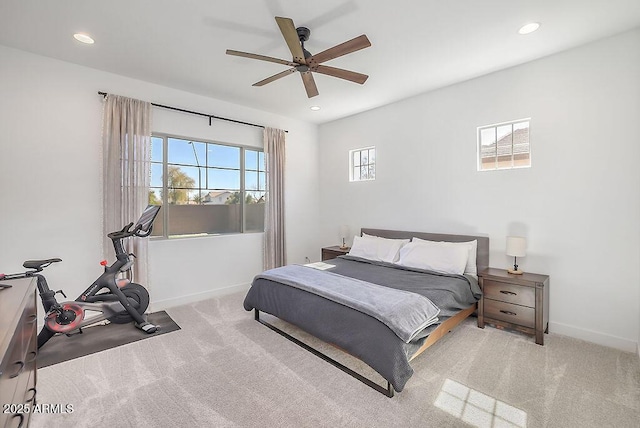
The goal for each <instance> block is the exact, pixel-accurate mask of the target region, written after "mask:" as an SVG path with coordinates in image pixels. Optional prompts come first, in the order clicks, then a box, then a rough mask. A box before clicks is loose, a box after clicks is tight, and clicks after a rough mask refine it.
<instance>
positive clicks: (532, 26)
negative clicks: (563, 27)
mask: <svg viewBox="0 0 640 428" xmlns="http://www.w3.org/2000/svg"><path fill="white" fill-rule="evenodd" d="M538 28H540V23H539V22H530V23H528V24H525V25H523V26H522V27H520V29H519V30H518V33H519V34H531V33H533V32H534V31H536V30H537V29H538Z"/></svg>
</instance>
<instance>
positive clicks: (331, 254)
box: [322, 245, 350, 261]
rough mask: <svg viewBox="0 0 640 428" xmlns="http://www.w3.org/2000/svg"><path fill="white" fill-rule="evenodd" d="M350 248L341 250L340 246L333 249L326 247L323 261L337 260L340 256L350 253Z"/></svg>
mask: <svg viewBox="0 0 640 428" xmlns="http://www.w3.org/2000/svg"><path fill="white" fill-rule="evenodd" d="M349 250H350V248H349V247H347V248H340V246H338V245H334V246H333V247H324V248H323V249H322V261H325V260H330V259H335V258H336V257H338V256H342V255H344V254H347V253H348V252H349Z"/></svg>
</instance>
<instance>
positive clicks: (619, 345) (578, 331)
mask: <svg viewBox="0 0 640 428" xmlns="http://www.w3.org/2000/svg"><path fill="white" fill-rule="evenodd" d="M549 332H551V333H557V334H561V335H563V336H569V337H573V338H576V339H581V340H585V341H587V342H591V343H596V344H598V345H603V346H608V347H609V348H615V349H620V350H621V351H626V352H638V355H639V356H640V344H638V343H637V342H634V341H633V340H629V339H624V338H622V337H617V336H610V335H608V334H603V333H599V332H597V331H593V330H587V329H583V328H578V327H575V326H572V325H567V324H562V323H558V322H549Z"/></svg>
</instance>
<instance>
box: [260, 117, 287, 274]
mask: <svg viewBox="0 0 640 428" xmlns="http://www.w3.org/2000/svg"><path fill="white" fill-rule="evenodd" d="M284 137H285V133H284V131H283V130H281V129H273V128H265V130H264V158H265V166H266V171H267V198H266V203H265V209H264V211H265V219H264V252H263V254H264V257H263V266H264V269H265V270H267V269H272V268H276V267H280V266H284V265H285V264H286V263H287V260H286V248H285V230H284V166H285V138H284Z"/></svg>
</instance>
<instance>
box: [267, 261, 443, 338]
mask: <svg viewBox="0 0 640 428" xmlns="http://www.w3.org/2000/svg"><path fill="white" fill-rule="evenodd" d="M256 279H267V280H269V281H274V282H280V283H282V284H286V285H289V286H291V287H295V288H299V289H301V290H305V291H308V292H310V293H314V294H317V295H319V296H322V297H324V298H326V299H329V300H332V301H334V302H336V303H340V304H341V305H344V306H348V307H350V308H351V309H355V310H357V311H360V312H363V313H365V314H367V315H369V316H371V317H374V318H375V319H377V320H378V321H380V322H382V323H383V324H385V325H386V326H387V327H389V328H390V329H391V330H393V332H394V333H395V334H396V335H397V336H398V337H399V338H400V339H402V341H403V342H405V343H409V342H411V341H412V340H413V339H414V338H415V337H416V335H417V334H418V333H420V332H421V331H422V330H424V329H425V328H427V327H429V326H430V325H431V324H434V323H436V322H438V314H439V313H440V309H438V307H437V306H436V305H434V304H433V302H431V300H429V299H428V298H427V297H425V296H421V295H419V294H417V293H412V292H410V291H404V290H399V289H394V288H390V287H385V286H383V285H377V284H373V283H370V282H367V281H362V280H360V279H355V278H350V277H348V276H343V275H338V274H336V273H333V272H329V271H324V270H317V269H314V268H311V267H307V266H300V265H289V266H283V267H279V268H276V269H271V270H268V271H266V272H263V273H262V274H260V275H258V276H256Z"/></svg>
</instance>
